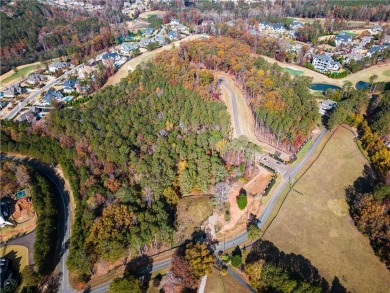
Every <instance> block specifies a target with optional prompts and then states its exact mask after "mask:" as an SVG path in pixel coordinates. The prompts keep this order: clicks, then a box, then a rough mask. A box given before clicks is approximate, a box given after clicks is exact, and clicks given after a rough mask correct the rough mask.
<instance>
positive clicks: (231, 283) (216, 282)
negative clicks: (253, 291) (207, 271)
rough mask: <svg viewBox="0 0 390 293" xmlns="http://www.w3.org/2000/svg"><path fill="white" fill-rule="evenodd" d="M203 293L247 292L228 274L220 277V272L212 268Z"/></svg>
mask: <svg viewBox="0 0 390 293" xmlns="http://www.w3.org/2000/svg"><path fill="white" fill-rule="evenodd" d="M204 292H207V293H223V292H225V293H238V292H240V293H244V292H249V290H248V289H246V288H245V287H244V286H243V285H241V284H240V283H239V282H238V281H237V280H236V279H234V278H233V277H232V276H231V275H230V274H227V275H226V276H222V275H221V274H220V272H219V271H218V270H216V269H214V268H213V273H212V274H211V275H210V276H208V277H207V283H206V287H205V290H204Z"/></svg>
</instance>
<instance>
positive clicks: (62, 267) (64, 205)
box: [10, 80, 326, 293]
mask: <svg viewBox="0 0 390 293" xmlns="http://www.w3.org/2000/svg"><path fill="white" fill-rule="evenodd" d="M221 85H222V86H224V87H225V88H226V90H227V92H228V93H229V94H230V95H231V98H232V106H233V114H234V117H233V119H234V123H235V127H236V129H237V132H239V133H238V134H240V126H239V119H238V115H239V113H238V110H237V103H236V96H235V94H234V92H233V91H232V89H230V88H229V86H228V84H227V83H226V82H225V81H224V80H222V82H221ZM325 133H326V129H324V130H322V131H321V133H320V134H319V136H318V137H317V138H316V140H315V141H314V143H313V145H312V146H311V147H310V149H309V151H308V152H307V153H306V154H305V156H304V157H303V158H302V160H301V161H300V162H299V163H298V164H297V165H292V166H286V165H283V164H280V163H279V162H277V161H276V160H274V159H273V158H271V157H270V156H264V157H263V160H264V161H263V163H266V164H267V165H269V166H272V168H274V169H276V170H277V171H278V173H280V174H281V178H282V179H281V182H280V184H279V185H278V186H277V188H276V190H275V191H274V192H273V194H272V195H269V196H271V199H270V200H269V201H268V203H267V204H266V206H265V209H264V210H263V212H262V214H261V215H260V217H259V219H258V220H259V221H258V222H259V224H258V226H259V228H262V227H263V225H264V223H265V222H266V220H267V219H268V218H269V216H270V215H271V212H272V210H273V208H274V207H275V204H276V203H277V201H278V200H279V198H280V196H281V195H282V192H283V190H284V189H285V188H286V187H287V185H288V184H289V182H290V180H293V178H294V176H295V175H296V174H297V173H298V172H299V171H300V170H301V169H302V167H303V166H304V165H305V164H306V163H307V162H308V160H309V159H310V157H311V156H312V155H313V153H314V151H315V149H316V148H317V146H318V144H319V143H320V142H321V140H322V138H323V137H324V135H325ZM10 159H12V157H11V158H10ZM25 161H26V162H28V163H29V164H30V165H32V166H33V167H35V168H37V169H38V170H39V171H41V172H42V173H43V174H45V175H46V176H47V178H48V179H50V180H51V181H52V182H53V184H54V185H55V186H56V188H57V189H58V191H59V193H60V194H61V197H60V199H61V202H60V206H61V210H62V213H61V214H62V215H61V218H60V221H61V222H62V223H64V225H61V227H62V229H61V231H60V233H61V235H62V241H61V249H60V260H59V264H58V271H59V276H60V287H59V292H66V293H71V292H76V291H74V290H73V289H72V288H71V286H70V284H69V272H68V269H67V268H66V260H67V257H68V253H69V239H70V224H69V209H68V206H69V199H68V196H67V194H66V192H65V190H64V187H63V184H62V182H61V180H60V179H59V177H58V175H56V174H55V172H54V170H53V169H52V168H48V167H47V166H46V165H43V164H40V163H38V162H36V161H31V160H25ZM247 239H248V234H247V232H246V231H245V232H243V233H241V234H240V235H237V236H236V237H234V238H232V239H229V240H226V241H225V242H221V243H219V244H218V245H217V246H216V250H215V251H216V252H217V251H219V250H222V251H223V250H225V249H229V248H232V247H234V246H237V245H240V244H241V243H243V242H245V241H246V240H247ZM171 262H172V259H171V258H169V259H166V260H163V261H161V262H157V263H154V264H153V265H152V270H151V271H152V272H156V271H159V270H161V269H164V268H167V267H169V266H170V265H171ZM235 278H236V277H235ZM110 283H111V281H110V282H107V283H104V284H102V285H99V286H97V287H94V288H91V289H89V290H88V292H91V293H104V292H107V291H109V286H110Z"/></svg>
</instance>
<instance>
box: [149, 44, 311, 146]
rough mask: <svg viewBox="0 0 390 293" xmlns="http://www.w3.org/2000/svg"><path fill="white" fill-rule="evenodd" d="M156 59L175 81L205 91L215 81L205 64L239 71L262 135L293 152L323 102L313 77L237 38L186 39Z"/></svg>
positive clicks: (223, 69)
mask: <svg viewBox="0 0 390 293" xmlns="http://www.w3.org/2000/svg"><path fill="white" fill-rule="evenodd" d="M156 61H157V62H158V63H162V64H164V66H165V68H166V71H167V74H168V76H170V78H171V80H175V81H180V82H181V83H183V85H184V86H186V87H187V88H189V89H192V90H194V91H198V92H199V93H200V94H204V93H205V92H207V91H208V92H210V91H211V89H210V86H211V84H212V82H213V79H212V76H211V75H210V72H209V71H207V70H205V69H209V70H213V71H222V72H227V73H230V74H231V75H233V76H234V77H235V79H236V81H237V82H238V84H239V85H241V87H242V89H243V91H244V93H245V97H246V99H247V102H248V104H249V105H250V107H251V109H252V111H253V114H254V117H255V131H256V135H257V136H258V138H259V139H260V140H263V141H266V142H268V143H270V144H273V145H275V146H277V147H278V148H281V149H285V150H286V151H288V152H293V151H295V150H296V149H297V148H298V147H299V146H300V145H301V144H302V143H303V141H304V140H305V139H306V138H307V137H308V136H309V134H310V130H311V129H312V128H313V127H314V124H315V121H316V119H317V117H318V107H317V103H316V102H315V99H314V97H313V95H311V94H310V92H309V85H310V83H311V79H310V78H308V77H303V76H302V77H295V78H294V79H292V78H291V75H290V74H289V73H288V72H285V71H284V70H283V69H282V68H281V67H280V66H278V65H277V64H276V63H275V64H270V63H268V62H266V61H265V60H264V59H263V58H260V57H256V56H255V55H253V54H251V51H250V46H249V45H246V44H243V43H242V42H240V41H238V40H235V39H233V38H226V37H218V38H211V39H208V40H199V41H193V42H188V43H184V44H182V45H181V46H180V48H179V49H178V50H172V51H169V52H165V53H164V54H161V55H159V56H158V57H157V58H156ZM197 70H198V71H199V70H200V72H199V73H196V71H197ZM205 87H206V89H205Z"/></svg>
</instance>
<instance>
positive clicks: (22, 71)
mask: <svg viewBox="0 0 390 293" xmlns="http://www.w3.org/2000/svg"><path fill="white" fill-rule="evenodd" d="M37 66H39V67H43V65H42V64H41V62H35V63H32V64H26V65H21V66H18V67H17V68H18V72H14V71H13V70H11V71H8V72H7V73H4V74H3V75H2V76H0V87H5V86H8V85H10V84H11V83H12V82H14V81H16V80H17V79H18V78H20V77H27V76H28V75H29V74H30V73H31V72H33V71H35V70H36V69H37Z"/></svg>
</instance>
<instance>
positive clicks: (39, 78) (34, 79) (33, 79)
mask: <svg viewBox="0 0 390 293" xmlns="http://www.w3.org/2000/svg"><path fill="white" fill-rule="evenodd" d="M43 81H47V76H46V75H43V74H38V73H31V74H30V75H29V76H28V78H27V80H26V82H27V83H28V84H32V85H35V84H38V83H41V82H43Z"/></svg>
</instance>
